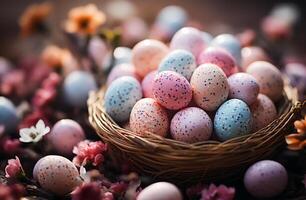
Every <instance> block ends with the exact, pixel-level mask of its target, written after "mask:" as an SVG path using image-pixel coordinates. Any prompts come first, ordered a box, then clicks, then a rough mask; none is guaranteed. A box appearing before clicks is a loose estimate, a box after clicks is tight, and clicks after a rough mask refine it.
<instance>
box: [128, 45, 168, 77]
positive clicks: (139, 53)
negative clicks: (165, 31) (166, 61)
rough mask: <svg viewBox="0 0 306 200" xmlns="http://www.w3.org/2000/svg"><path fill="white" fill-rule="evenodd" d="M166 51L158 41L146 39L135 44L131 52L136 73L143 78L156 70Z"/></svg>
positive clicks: (164, 46)
mask: <svg viewBox="0 0 306 200" xmlns="http://www.w3.org/2000/svg"><path fill="white" fill-rule="evenodd" d="M168 51H169V50H168V47H167V46H166V45H165V44H164V43H162V42H160V41H158V40H152V39H147V40H143V41H141V42H139V43H137V44H136V45H135V46H134V48H133V50H132V62H133V64H134V66H135V70H136V73H137V74H138V75H139V76H140V77H141V78H143V77H145V75H146V74H148V73H149V72H150V71H153V70H155V69H157V67H158V65H159V63H160V61H161V60H162V59H163V58H164V57H165V56H166V55H167V53H168Z"/></svg>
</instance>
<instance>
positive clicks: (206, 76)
mask: <svg viewBox="0 0 306 200" xmlns="http://www.w3.org/2000/svg"><path fill="white" fill-rule="evenodd" d="M190 84H191V86H192V89H193V99H194V101H195V103H196V104H197V105H198V106H199V107H201V108H203V109H204V110H206V111H214V110H216V109H217V108H218V107H219V105H221V104H222V103H223V102H224V101H225V100H226V99H227V97H228V93H229V86H228V82H227V79H226V75H225V73H224V72H223V71H222V69H221V68H220V67H218V66H217V65H215V64H211V63H207V64H202V65H200V66H199V67H198V68H197V69H196V70H195V71H194V72H193V75H192V77H191V80H190Z"/></svg>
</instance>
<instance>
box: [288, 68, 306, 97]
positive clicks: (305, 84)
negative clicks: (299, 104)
mask: <svg viewBox="0 0 306 200" xmlns="http://www.w3.org/2000/svg"><path fill="white" fill-rule="evenodd" d="M284 72H285V73H286V75H287V76H288V78H289V80H290V84H291V85H292V86H294V87H296V88H297V90H298V93H299V99H300V101H303V100H305V99H306V66H305V65H304V64H302V63H297V62H294V63H288V64H287V65H286V66H285V70H284Z"/></svg>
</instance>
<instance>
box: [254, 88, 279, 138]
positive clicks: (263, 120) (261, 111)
mask: <svg viewBox="0 0 306 200" xmlns="http://www.w3.org/2000/svg"><path fill="white" fill-rule="evenodd" d="M250 109H251V113H252V131H253V132H256V131H258V130H260V129H261V128H263V127H265V126H267V125H268V124H269V123H270V122H272V121H273V120H274V119H276V117H277V110H276V107H275V105H274V103H273V102H272V101H271V99H269V97H267V96H266V95H264V94H259V95H258V97H257V99H256V101H255V102H254V103H253V104H252V105H251V106H250Z"/></svg>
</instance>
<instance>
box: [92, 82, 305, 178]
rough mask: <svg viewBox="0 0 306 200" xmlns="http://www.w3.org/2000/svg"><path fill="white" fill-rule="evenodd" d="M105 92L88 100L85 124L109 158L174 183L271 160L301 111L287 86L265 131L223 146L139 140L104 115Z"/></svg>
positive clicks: (216, 175) (232, 172) (151, 137)
mask: <svg viewBox="0 0 306 200" xmlns="http://www.w3.org/2000/svg"><path fill="white" fill-rule="evenodd" d="M104 92H105V88H102V89H100V91H98V92H92V93H91V94H90V97H89V99H88V109H89V121H90V123H91V125H92V126H93V127H94V129H95V130H96V133H97V134H98V135H99V136H100V137H101V139H102V140H103V141H104V142H106V143H107V144H108V145H109V147H110V149H111V153H112V154H114V156H112V157H113V158H116V159H117V161H118V160H119V161H120V160H125V161H126V160H128V161H129V163H131V164H132V165H133V167H135V168H136V169H137V170H139V171H140V172H142V173H144V174H148V175H151V176H153V177H154V178H156V179H157V180H167V181H172V182H176V183H185V182H197V181H203V180H204V181H208V180H209V181H214V180H220V179H224V178H227V177H230V176H231V177H233V176H235V175H237V174H238V173H239V172H242V171H243V170H244V169H245V168H246V167H247V166H248V165H250V164H252V163H254V162H256V161H258V160H261V159H265V158H269V156H271V155H273V154H274V153H275V152H277V150H278V149H279V147H281V146H282V145H284V142H285V140H284V136H285V135H287V134H289V133H290V131H291V128H292V122H293V121H294V120H295V119H296V117H297V116H298V115H299V113H300V111H301V109H302V106H303V105H302V103H300V102H298V101H297V91H296V89H293V88H291V87H290V86H288V85H287V86H286V87H285V89H284V92H283V99H282V100H281V102H279V103H278V105H277V107H278V114H279V115H278V116H279V117H278V118H277V119H276V120H274V121H273V122H271V123H270V124H269V125H268V126H266V127H265V128H263V129H261V130H259V131H257V132H255V133H252V134H249V135H245V136H241V137H237V138H233V139H231V140H227V141H225V142H218V141H205V142H200V143H194V144H186V143H183V142H179V141H175V140H173V139H168V138H162V137H160V136H156V135H154V134H147V135H146V136H137V135H136V134H135V133H133V132H132V131H130V130H127V129H124V128H122V127H120V126H119V125H118V124H116V123H115V122H114V121H113V120H112V119H111V117H110V116H108V115H107V114H106V113H105V110H104V108H103V103H104V102H103V97H104ZM304 104H305V102H304ZM304 106H305V105H304Z"/></svg>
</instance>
